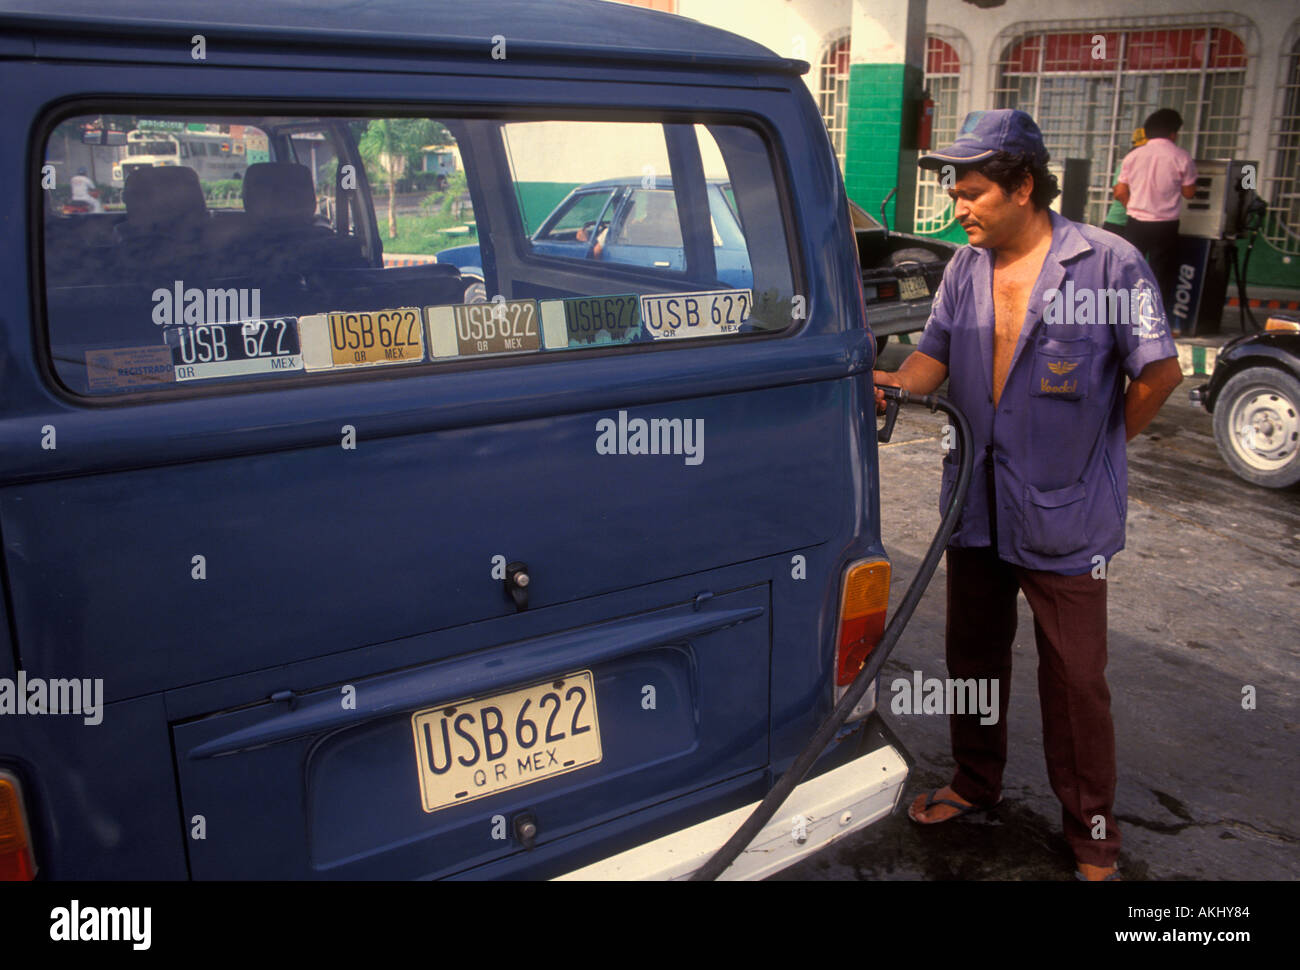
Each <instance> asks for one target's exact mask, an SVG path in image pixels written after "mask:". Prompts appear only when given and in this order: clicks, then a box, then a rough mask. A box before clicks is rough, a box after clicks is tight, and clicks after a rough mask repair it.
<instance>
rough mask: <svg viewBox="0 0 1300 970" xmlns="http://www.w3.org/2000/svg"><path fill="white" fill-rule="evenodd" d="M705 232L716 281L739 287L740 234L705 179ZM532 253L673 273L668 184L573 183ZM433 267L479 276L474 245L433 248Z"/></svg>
mask: <svg viewBox="0 0 1300 970" xmlns="http://www.w3.org/2000/svg"><path fill="white" fill-rule="evenodd" d="M705 185H706V192H707V194H708V199H709V216H710V230H711V232H712V235H713V249H714V259H715V260H716V264H717V277H718V281H719V282H721V283H725V284H726V285H727V286H733V287H739V288H747V287H750V286H752V285H753V283H754V274H753V271H752V270H751V269H750V266H749V253H748V251H747V249H746V247H745V236H744V233H743V231H742V230H741V228H740V223H739V222H738V221H737V217H736V213H735V211H734V210H733V209H732V208H731V203H730V202H729V201H728V199H727V196H726V194H725V193H726V192H729V191H730V190H731V185H730V183H729V182H727V181H726V180H725V179H706V180H705ZM530 243H531V249H532V252H533V253H534V254H536V255H539V256H559V257H564V258H569V259H599V260H604V261H605V262H609V263H623V264H626V265H629V266H654V267H658V268H660V269H668V270H672V271H674V272H681V271H682V268H683V261H684V256H685V250H684V248H683V244H682V239H681V229H680V227H679V224H678V214H677V205H676V201H675V195H674V192H673V185H672V180H671V179H656V180H653V181H651V182H649V183H646V182H645V181H644V180H643V179H642V178H641V177H640V176H638V177H636V178H613V179H604V180H602V181H599V182H591V183H588V184H587V185H582V186H579V187H578V188H576V189H574V190H573V191H572V192H570V193H569V194H568V196H566V197H565V199H564V201H562V202H561V203H560V204H559V205H558V206H556V207H555V209H554V210H553V211H552V212H551V214H550V215H548V216H547V217H546V219H545V220H544V221H543V222H542V224H541V226H539V227H538V229H537V231H536V232H535V233H533V234H532V236H531V238H530ZM437 257H438V262H439V263H448V264H451V265H454V266H456V267H458V268H459V269H460V270H461V272H464V273H472V274H475V275H481V273H482V263H483V257H482V255H481V253H480V250H479V245H478V244H477V243H475V244H472V245H468V246H454V247H450V248H448V249H444V250H441V251H440V252H439V253H438V254H437Z"/></svg>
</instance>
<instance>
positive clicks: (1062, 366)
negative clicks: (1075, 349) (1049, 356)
mask: <svg viewBox="0 0 1300 970" xmlns="http://www.w3.org/2000/svg"><path fill="white" fill-rule="evenodd" d="M1078 366H1079V362H1078V361H1075V362H1073V363H1071V362H1070V361H1068V360H1049V361H1048V362H1047V369H1048V370H1050V371H1051V372H1052V373H1053V374H1055V375H1057V376H1058V377H1064V376H1065V375H1066V374H1068V373H1070V371H1072V370H1074V369H1075V368H1076V367H1078Z"/></svg>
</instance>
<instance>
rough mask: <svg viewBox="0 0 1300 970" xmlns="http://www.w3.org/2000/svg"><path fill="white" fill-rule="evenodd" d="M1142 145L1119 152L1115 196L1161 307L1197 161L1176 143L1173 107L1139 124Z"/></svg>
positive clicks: (1179, 121)
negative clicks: (1125, 213) (1143, 134)
mask: <svg viewBox="0 0 1300 970" xmlns="http://www.w3.org/2000/svg"><path fill="white" fill-rule="evenodd" d="M1142 127H1143V129H1144V130H1145V131H1146V136H1147V141H1146V144H1144V145H1141V146H1139V147H1137V148H1135V149H1133V151H1131V152H1129V153H1128V154H1127V155H1125V156H1124V163H1123V164H1122V165H1121V166H1120V169H1119V181H1118V182H1116V183H1115V190H1114V193H1113V195H1114V197H1115V199H1116V200H1117V201H1118V202H1120V203H1121V204H1123V205H1124V206H1125V207H1126V208H1127V209H1128V226H1127V229H1126V231H1125V236H1126V237H1127V238H1128V241H1129V242H1131V243H1132V244H1133V245H1134V246H1136V247H1137V249H1138V251H1139V252H1140V253H1142V255H1143V256H1144V257H1146V260H1147V263H1148V264H1149V265H1150V267H1151V272H1152V274H1153V275H1154V276H1155V278H1156V282H1157V283H1158V284H1159V286H1160V296H1161V299H1162V300H1163V301H1164V305H1165V306H1169V301H1170V299H1171V298H1172V296H1173V288H1174V277H1175V276H1176V275H1177V268H1178V267H1177V263H1178V216H1179V213H1180V212H1181V210H1182V206H1183V199H1190V198H1192V197H1193V196H1194V195H1195V194H1196V165H1195V163H1193V162H1192V157H1191V156H1190V155H1188V154H1187V152H1185V151H1183V150H1182V149H1181V148H1179V147H1178V146H1177V145H1176V144H1174V141H1175V139H1177V138H1178V131H1179V129H1180V128H1182V127H1183V118H1182V115H1180V114H1179V113H1178V112H1177V111H1175V110H1174V109H1173V108H1161V109H1160V110H1159V111H1155V112H1153V113H1152V114H1151V115H1150V116H1149V117H1148V118H1147V120H1146V121H1145V122H1143V124H1142Z"/></svg>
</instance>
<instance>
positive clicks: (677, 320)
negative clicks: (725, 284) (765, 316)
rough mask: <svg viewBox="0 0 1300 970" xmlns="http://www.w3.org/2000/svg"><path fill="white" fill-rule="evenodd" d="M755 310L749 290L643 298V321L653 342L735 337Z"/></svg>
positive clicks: (674, 294) (666, 294) (658, 295)
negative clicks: (692, 338)
mask: <svg viewBox="0 0 1300 970" xmlns="http://www.w3.org/2000/svg"><path fill="white" fill-rule="evenodd" d="M753 307H754V294H753V293H752V292H751V291H750V290H709V291H706V292H703V293H663V294H652V295H646V296H643V297H641V319H642V320H644V321H645V328H646V331H647V332H648V333H649V334H650V337H651V339H653V340H668V339H674V338H677V339H681V338H690V337H713V336H716V335H718V334H725V333H736V332H738V331H739V330H740V325H741V324H742V323H744V322H745V321H747V320H748V319H749V313H750V310H752V309H753Z"/></svg>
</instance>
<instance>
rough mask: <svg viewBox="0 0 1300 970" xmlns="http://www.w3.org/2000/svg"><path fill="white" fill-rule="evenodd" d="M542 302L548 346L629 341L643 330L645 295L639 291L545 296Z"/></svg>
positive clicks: (558, 346) (581, 345)
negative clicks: (577, 295) (613, 294)
mask: <svg viewBox="0 0 1300 970" xmlns="http://www.w3.org/2000/svg"><path fill="white" fill-rule="evenodd" d="M540 306H541V312H542V338H543V342H544V343H545V345H546V349H547V350H564V349H565V348H568V347H587V346H598V345H602V344H628V343H632V342H633V341H634V340H637V339H638V338H640V336H641V334H642V333H643V331H642V329H641V298H640V297H639V296H636V295H635V294H625V295H616V296H579V297H573V298H572V299H568V300H542V301H541V303H540Z"/></svg>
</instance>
